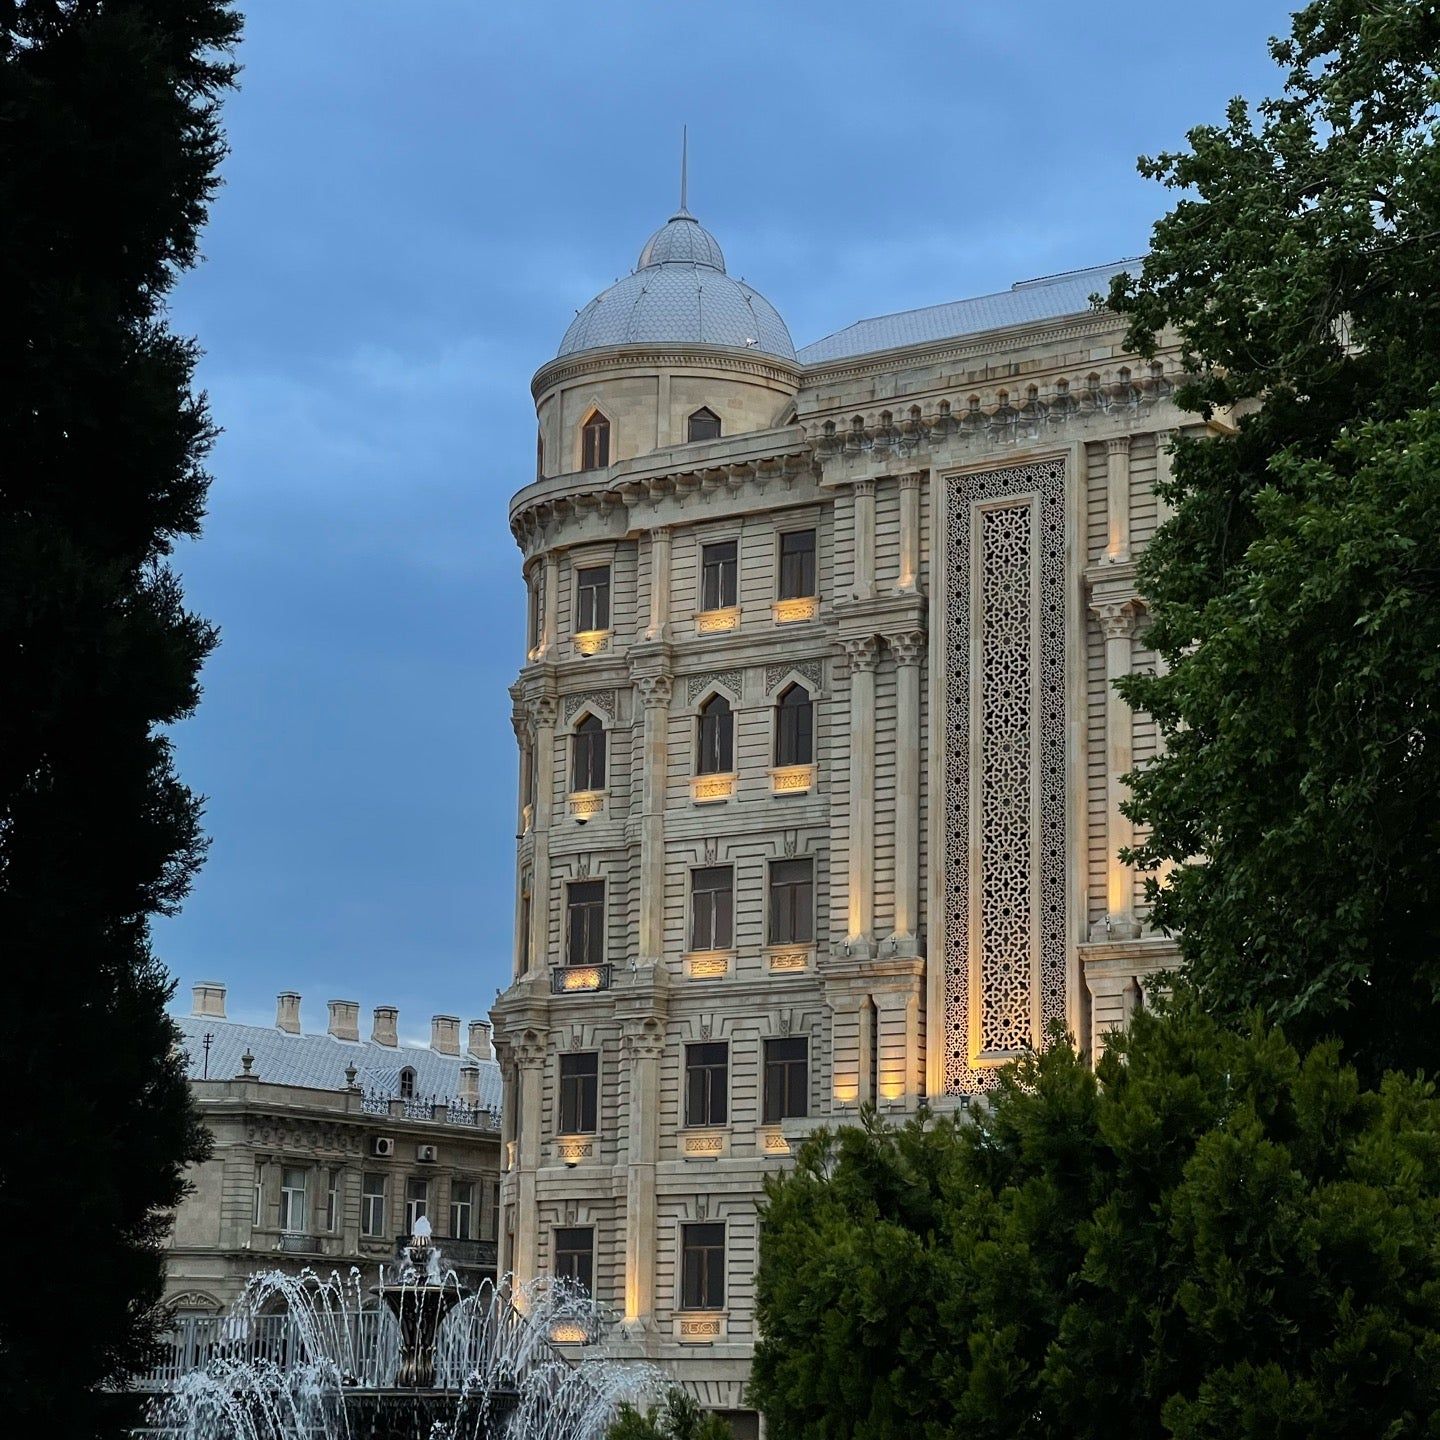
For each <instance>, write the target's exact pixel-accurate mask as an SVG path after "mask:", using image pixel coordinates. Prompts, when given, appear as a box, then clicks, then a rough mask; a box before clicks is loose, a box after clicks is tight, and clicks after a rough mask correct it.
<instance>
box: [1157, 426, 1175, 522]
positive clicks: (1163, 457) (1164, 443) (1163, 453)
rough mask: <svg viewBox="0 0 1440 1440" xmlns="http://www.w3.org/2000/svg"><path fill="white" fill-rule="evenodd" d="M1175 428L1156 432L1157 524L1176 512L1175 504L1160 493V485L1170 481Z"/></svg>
mask: <svg viewBox="0 0 1440 1440" xmlns="http://www.w3.org/2000/svg"><path fill="white" fill-rule="evenodd" d="M1175 435H1176V432H1175V431H1174V430H1157V431H1156V432H1155V524H1156V526H1157V527H1158V526H1160V525H1163V524H1164V523H1165V522H1166V521H1167V520H1168V519H1169V518H1170V516H1171V515H1172V514H1173V513H1174V506H1172V505H1171V503H1170V502H1169V501H1168V500H1167V499H1166V498H1165V497H1164V496H1163V495H1162V494H1161V493H1160V486H1162V485H1168V484H1169V483H1170V446H1171V445H1172V444H1174V441H1175Z"/></svg>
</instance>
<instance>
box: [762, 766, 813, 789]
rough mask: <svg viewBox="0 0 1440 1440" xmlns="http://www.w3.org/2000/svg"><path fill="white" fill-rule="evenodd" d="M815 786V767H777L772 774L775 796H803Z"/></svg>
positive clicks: (771, 784) (771, 781)
mask: <svg viewBox="0 0 1440 1440" xmlns="http://www.w3.org/2000/svg"><path fill="white" fill-rule="evenodd" d="M814 784H815V767H814V766H813V765H777V766H775V768H774V769H773V770H771V772H770V790H771V793H772V794H775V795H803V794H804V793H805V792H806V791H808V790H810V789H811V788H812V787H813V786H814Z"/></svg>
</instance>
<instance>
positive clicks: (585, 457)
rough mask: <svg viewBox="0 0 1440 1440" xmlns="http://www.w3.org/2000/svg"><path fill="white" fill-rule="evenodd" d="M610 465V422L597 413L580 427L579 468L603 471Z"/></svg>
mask: <svg viewBox="0 0 1440 1440" xmlns="http://www.w3.org/2000/svg"><path fill="white" fill-rule="evenodd" d="M609 463H610V422H609V421H608V420H607V419H606V418H605V417H604V416H603V415H602V414H601V413H600V412H599V411H598V410H592V411H591V412H590V417H589V419H587V420H586V421H585V423H584V425H582V426H581V427H580V468H581V469H582V470H603V469H604V468H605V466H607V465H608V464H609Z"/></svg>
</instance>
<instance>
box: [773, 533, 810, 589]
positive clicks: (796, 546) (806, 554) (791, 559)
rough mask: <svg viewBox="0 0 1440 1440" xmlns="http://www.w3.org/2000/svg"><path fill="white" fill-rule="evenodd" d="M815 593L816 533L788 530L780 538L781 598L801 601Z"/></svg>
mask: <svg viewBox="0 0 1440 1440" xmlns="http://www.w3.org/2000/svg"><path fill="white" fill-rule="evenodd" d="M814 593H815V532H814V531H813V530H787V531H785V532H784V534H782V535H781V536H780V598H781V599H782V600H799V599H802V598H803V597H805V596H808V595H813V594H814Z"/></svg>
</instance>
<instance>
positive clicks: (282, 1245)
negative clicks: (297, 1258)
mask: <svg viewBox="0 0 1440 1440" xmlns="http://www.w3.org/2000/svg"><path fill="white" fill-rule="evenodd" d="M275 1248H276V1249H277V1250H280V1251H283V1252H284V1253H285V1254H286V1255H323V1254H324V1253H325V1242H324V1241H323V1240H322V1239H321V1238H320V1237H319V1236H318V1235H306V1234H304V1233H302V1232H301V1231H299V1230H286V1231H285V1232H284V1233H283V1234H282V1235H281V1236H280V1238H279V1239H278V1240H277V1241H276V1242H275Z"/></svg>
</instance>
